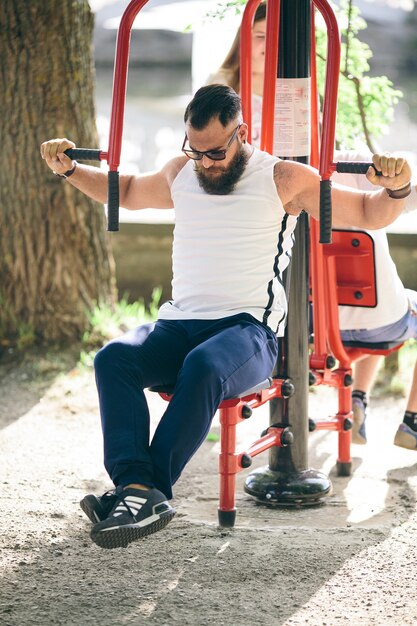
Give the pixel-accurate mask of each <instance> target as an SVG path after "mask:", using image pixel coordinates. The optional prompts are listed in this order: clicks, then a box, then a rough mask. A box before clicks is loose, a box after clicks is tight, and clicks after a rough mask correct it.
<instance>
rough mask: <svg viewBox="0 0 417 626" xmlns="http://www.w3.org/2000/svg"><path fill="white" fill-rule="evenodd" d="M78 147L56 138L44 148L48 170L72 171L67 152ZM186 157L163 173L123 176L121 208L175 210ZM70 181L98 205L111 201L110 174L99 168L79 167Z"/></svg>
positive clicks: (165, 167) (171, 163) (43, 155)
mask: <svg viewBox="0 0 417 626" xmlns="http://www.w3.org/2000/svg"><path fill="white" fill-rule="evenodd" d="M68 148H75V144H74V143H73V142H72V141H69V140H68V139H52V140H51V141H46V142H44V143H43V144H42V145H41V156H42V158H43V159H44V160H45V162H46V163H47V165H48V167H49V168H50V169H51V170H53V171H54V172H56V173H57V174H64V173H65V172H66V171H68V170H70V169H71V168H72V167H73V165H74V161H72V160H71V159H70V158H69V157H68V156H67V155H66V154H64V151H65V150H67V149H68ZM186 160H187V159H186V157H178V158H176V159H172V160H171V161H169V162H168V163H167V164H166V165H165V166H164V167H163V168H162V169H161V170H160V171H159V172H154V173H151V174H144V175H142V176H128V175H123V174H122V175H120V176H119V197H120V206H122V207H124V208H126V209H131V210H137V209H146V208H155V209H171V208H172V207H173V203H172V198H171V183H172V181H173V179H174V178H175V176H176V175H177V173H178V172H179V170H180V169H181V167H183V165H184V164H185V162H186ZM67 181H68V182H69V183H70V184H71V185H73V186H74V187H76V188H77V189H79V190H80V191H82V192H83V193H85V194H86V195H87V196H89V197H90V198H93V199H94V200H97V201H98V202H102V203H105V202H107V173H106V172H105V171H103V170H100V169H99V168H97V167H91V166H88V165H81V164H79V163H78V164H77V167H76V169H75V171H74V173H73V174H72V175H71V177H69V178H68V179H67Z"/></svg>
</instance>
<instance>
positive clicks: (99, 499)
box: [80, 487, 122, 524]
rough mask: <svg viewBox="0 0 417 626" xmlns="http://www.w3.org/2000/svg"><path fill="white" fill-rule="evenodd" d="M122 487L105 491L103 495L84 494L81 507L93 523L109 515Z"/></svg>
mask: <svg viewBox="0 0 417 626" xmlns="http://www.w3.org/2000/svg"><path fill="white" fill-rule="evenodd" d="M121 489H122V487H117V489H111V490H110V491H106V493H103V495H102V496H96V495H94V494H92V493H89V494H88V495H86V496H84V498H83V499H82V500H81V502H80V507H81V508H82V510H83V511H84V513H85V514H86V515H87V517H88V519H89V520H91V521H92V522H93V524H97V522H102V521H103V520H105V519H106V517H108V515H109V513H110V511H111V510H112V508H113V507H114V504H115V502H116V500H117V494H118V493H120V491H121Z"/></svg>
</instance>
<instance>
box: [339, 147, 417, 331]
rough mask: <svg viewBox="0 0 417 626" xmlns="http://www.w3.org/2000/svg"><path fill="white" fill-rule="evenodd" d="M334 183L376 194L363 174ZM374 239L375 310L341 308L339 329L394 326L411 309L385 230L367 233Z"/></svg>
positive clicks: (345, 157) (347, 157)
mask: <svg viewBox="0 0 417 626" xmlns="http://www.w3.org/2000/svg"><path fill="white" fill-rule="evenodd" d="M336 160H340V161H370V158H369V154H368V155H360V154H358V153H352V152H349V153H344V154H342V153H337V155H336ZM332 180H334V182H335V183H339V184H341V185H347V186H349V187H353V188H355V189H361V190H364V191H375V190H376V189H377V187H375V185H372V183H370V182H369V181H368V179H367V178H366V176H364V175H361V174H339V173H336V172H335V173H334V174H333V176H332ZM365 232H367V233H368V234H369V235H370V236H371V237H372V239H373V240H374V243H375V245H374V250H375V273H376V295H377V304H376V306H375V307H373V308H367V307H355V306H339V323H340V330H362V329H366V330H372V329H374V328H379V327H381V326H387V325H388V324H393V323H394V322H397V321H398V320H399V319H401V318H402V317H403V315H405V313H406V312H407V308H408V299H407V293H406V290H405V288H404V285H403V284H402V282H401V279H400V277H399V276H398V272H397V268H396V266H395V263H394V261H393V260H392V258H391V255H390V253H389V246H388V239H387V235H386V232H385V230H384V229H380V230H367V231H365Z"/></svg>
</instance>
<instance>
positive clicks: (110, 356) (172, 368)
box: [80, 321, 189, 548]
mask: <svg viewBox="0 0 417 626" xmlns="http://www.w3.org/2000/svg"><path fill="white" fill-rule="evenodd" d="M188 350H189V345H188V340H187V333H186V332H185V331H184V329H183V327H182V325H181V323H176V322H166V321H162V322H157V323H156V325H155V327H153V325H145V326H142V327H139V328H137V329H135V330H134V331H131V332H130V333H127V334H126V335H124V336H123V337H121V338H119V339H116V340H114V341H112V342H110V343H109V344H107V346H105V347H104V348H103V349H102V350H100V352H99V353H98V354H97V356H96V359H95V369H96V380H97V388H98V392H99V399H100V412H101V419H102V428H103V438H104V451H105V467H106V469H107V471H108V473H109V475H110V477H111V479H112V480H113V482H114V484H115V485H116V486H117V488H116V490H115V492H114V494H113V495H112V496H110V498H109V497H108V498H107V501H106V505H109V507H110V510H104V504H103V497H102V498H95V497H94V496H92V495H90V496H86V497H85V498H84V499H83V500H82V501H81V503H80V504H81V508H82V509H83V510H84V511H85V512H86V514H87V516H88V517H89V518H90V519H91V520H92V521H97V523H96V524H94V526H93V527H92V529H91V533H90V535H91V539H92V540H93V541H94V542H95V543H96V544H97V545H99V546H101V547H103V548H118V547H124V546H127V545H128V544H129V543H130V542H131V541H135V540H136V539H139V538H141V537H143V536H145V535H149V534H150V533H154V532H156V531H158V530H161V529H162V528H164V527H165V526H166V525H167V524H168V522H169V521H170V520H171V519H172V518H173V517H174V515H175V509H173V508H172V507H171V506H170V504H169V503H168V501H167V497H166V495H165V494H164V493H162V492H161V491H160V490H158V489H156V488H155V486H154V471H153V463H152V459H151V457H150V454H149V410H148V406H147V402H146V399H145V394H144V388H145V387H149V386H151V385H156V384H162V385H163V384H168V383H172V382H173V381H174V380H175V378H176V376H177V372H178V370H179V368H180V367H181V364H182V361H183V359H184V356H185V354H186V353H187V352H188ZM94 498H95V500H94ZM92 500H93V503H92V505H91V501H92Z"/></svg>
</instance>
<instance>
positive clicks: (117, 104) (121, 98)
mask: <svg viewBox="0 0 417 626" xmlns="http://www.w3.org/2000/svg"><path fill="white" fill-rule="evenodd" d="M147 2H148V0H132V1H131V2H130V4H129V5H128V6H127V8H126V9H125V12H124V13H123V15H122V19H121V21H120V25H119V30H118V32H117V42H116V57H115V61H114V74H113V92H112V106H111V115H110V135H109V149H108V158H107V162H108V164H109V170H110V171H111V172H117V168H118V167H119V165H120V153H121V150H122V137H123V119H124V110H125V100H126V83H127V71H128V62H129V48H130V32H131V29H132V25H133V22H134V20H135V17H136V15H137V14H138V13H139V11H140V10H141V8H142V7H143V6H144V5H145V4H146V3H147Z"/></svg>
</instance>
